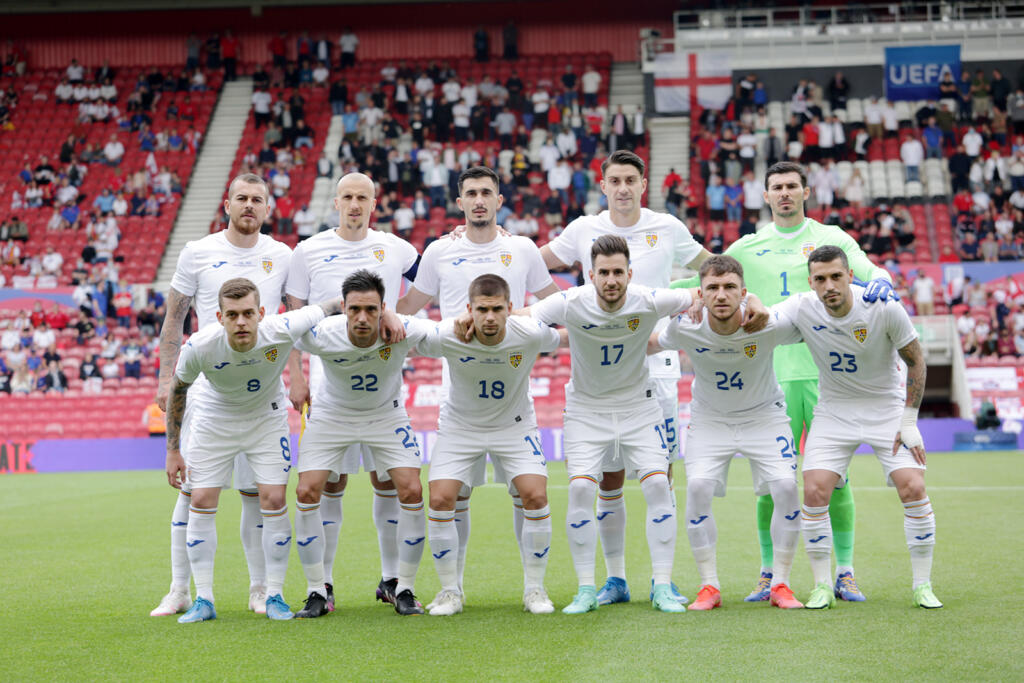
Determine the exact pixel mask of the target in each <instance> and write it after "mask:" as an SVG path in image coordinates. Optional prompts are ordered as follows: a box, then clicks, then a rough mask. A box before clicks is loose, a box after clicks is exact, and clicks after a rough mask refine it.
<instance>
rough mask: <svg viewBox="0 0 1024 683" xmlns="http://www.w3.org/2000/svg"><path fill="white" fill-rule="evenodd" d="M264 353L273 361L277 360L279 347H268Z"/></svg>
mask: <svg viewBox="0 0 1024 683" xmlns="http://www.w3.org/2000/svg"><path fill="white" fill-rule="evenodd" d="M263 355H264V357H265V358H266V359H267V360H269V361H270V362H271V363H273V362H275V361H276V360H277V347H276V346H274V347H272V348H269V349H267V350H266V351H264V352H263Z"/></svg>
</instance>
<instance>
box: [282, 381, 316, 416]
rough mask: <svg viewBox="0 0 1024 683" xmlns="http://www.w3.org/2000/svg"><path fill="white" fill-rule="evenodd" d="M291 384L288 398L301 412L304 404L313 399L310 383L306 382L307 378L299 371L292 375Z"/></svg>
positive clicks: (293, 406)
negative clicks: (310, 393) (310, 392)
mask: <svg viewBox="0 0 1024 683" xmlns="http://www.w3.org/2000/svg"><path fill="white" fill-rule="evenodd" d="M289 384H290V386H289V387H288V400H289V401H290V402H291V404H292V408H295V410H297V411H299V412H300V413H301V412H302V406H303V404H305V403H310V402H311V401H312V399H311V398H310V397H309V383H308V382H306V378H305V377H303V376H302V373H301V372H299V373H295V374H294V375H291V376H290V378H289Z"/></svg>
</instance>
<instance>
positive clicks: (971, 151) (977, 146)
mask: <svg viewBox="0 0 1024 683" xmlns="http://www.w3.org/2000/svg"><path fill="white" fill-rule="evenodd" d="M960 143H961V144H962V145H963V146H964V151H965V152H966V154H967V156H969V157H970V158H971V161H974V160H975V159H977V158H978V156H979V155H980V154H981V149H982V147H984V146H985V139H984V138H982V137H981V134H980V133H979V132H978V131H977V130H975V129H974V126H970V127H968V128H967V132H966V133H964V136H963V138H962V139H961V140H960Z"/></svg>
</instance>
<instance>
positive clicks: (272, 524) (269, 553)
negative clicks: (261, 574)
mask: <svg viewBox="0 0 1024 683" xmlns="http://www.w3.org/2000/svg"><path fill="white" fill-rule="evenodd" d="M260 512H261V513H262V515H263V554H264V555H265V556H266V562H267V596H268V597H269V596H272V595H280V594H281V592H282V591H283V590H284V579H285V576H286V575H287V574H288V555H289V553H290V551H291V549H292V525H291V522H290V521H289V520H288V506H285V507H283V508H281V509H280V510H260Z"/></svg>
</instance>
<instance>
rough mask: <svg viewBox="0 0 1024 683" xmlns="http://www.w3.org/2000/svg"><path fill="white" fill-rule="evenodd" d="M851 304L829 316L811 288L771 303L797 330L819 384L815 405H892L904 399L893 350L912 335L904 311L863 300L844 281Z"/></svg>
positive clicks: (903, 383)
mask: <svg viewBox="0 0 1024 683" xmlns="http://www.w3.org/2000/svg"><path fill="white" fill-rule="evenodd" d="M850 289H851V293H850V296H851V297H853V308H851V309H850V312H849V313H847V314H846V315H845V316H843V317H842V318H834V317H832V316H831V315H830V314H829V313H828V311H827V309H826V308H825V305H824V304H823V303H821V301H819V300H818V296H817V294H815V293H814V292H803V293H801V294H797V295H795V296H792V297H790V298H789V299H787V300H786V301H783V302H781V303H778V304H776V305H775V306H773V307H772V310H778V311H779V313H780V315H781V316H784V317H787V318H789V319H790V320H792V321H793V323H794V324H795V325H796V326H797V327H798V328H799V329H800V332H801V334H802V335H803V338H804V341H805V342H807V347H808V348H809V349H810V350H811V356H813V357H814V363H815V364H816V365H817V366H818V384H819V386H820V388H821V398H820V400H819V405H826V406H828V407H831V408H832V409H833V411H834V410H835V409H836V407H837V405H840V406H841V405H842V404H847V405H849V404H850V403H856V404H858V405H860V406H864V405H871V406H875V407H876V408H883V409H892V410H898V409H899V408H901V407H902V406H903V404H904V402H905V401H906V381H905V379H904V375H903V367H904V366H903V364H902V362H901V361H900V358H899V353H898V349H901V348H903V347H904V346H906V345H907V344H909V343H910V342H912V341H914V340H915V339H917V331H916V330H915V329H914V324H913V323H912V322H911V320H910V316H909V315H908V314H907V311H906V310H905V309H904V308H903V306H902V305H900V304H899V303H898V302H895V301H886V302H881V301H878V302H876V303H873V304H869V303H866V302H865V301H864V300H863V298H862V295H863V294H864V288H863V287H860V286H858V285H851V286H850Z"/></svg>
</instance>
